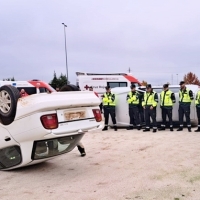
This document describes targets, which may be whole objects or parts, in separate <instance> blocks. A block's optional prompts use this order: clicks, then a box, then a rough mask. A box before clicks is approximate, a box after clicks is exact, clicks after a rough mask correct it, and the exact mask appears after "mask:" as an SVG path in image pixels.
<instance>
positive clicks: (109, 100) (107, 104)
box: [102, 86, 117, 131]
mask: <svg viewBox="0 0 200 200" xmlns="http://www.w3.org/2000/svg"><path fill="white" fill-rule="evenodd" d="M105 89H106V93H104V94H103V99H102V100H103V110H104V118H105V126H104V128H103V129H102V131H107V130H108V120H109V115H110V116H111V119H112V122H113V125H114V130H115V131H117V122H116V115H115V105H116V104H115V94H113V93H112V92H111V89H110V86H107V87H106V88H105Z"/></svg>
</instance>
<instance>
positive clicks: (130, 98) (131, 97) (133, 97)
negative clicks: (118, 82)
mask: <svg viewBox="0 0 200 200" xmlns="http://www.w3.org/2000/svg"><path fill="white" fill-rule="evenodd" d="M127 102H128V104H133V105H138V104H139V93H138V92H136V91H135V92H132V91H131V92H129V93H128V95H127Z"/></svg>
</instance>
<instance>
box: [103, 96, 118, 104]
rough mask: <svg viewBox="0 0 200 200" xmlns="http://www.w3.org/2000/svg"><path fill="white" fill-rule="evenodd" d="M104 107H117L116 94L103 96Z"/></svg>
mask: <svg viewBox="0 0 200 200" xmlns="http://www.w3.org/2000/svg"><path fill="white" fill-rule="evenodd" d="M102 100H103V105H104V106H115V105H116V103H115V94H113V93H104V95H103V99H102Z"/></svg>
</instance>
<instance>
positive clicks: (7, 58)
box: [0, 0, 200, 84]
mask: <svg viewBox="0 0 200 200" xmlns="http://www.w3.org/2000/svg"><path fill="white" fill-rule="evenodd" d="M0 5H1V12H0V18H1V20H0V27H1V31H0V79H3V78H8V77H12V76H14V77H15V79H17V80H30V79H40V80H44V81H47V82H49V81H50V80H51V79H52V78H53V72H54V70H55V71H56V73H57V74H58V75H60V73H61V72H62V73H63V74H66V65H65V49H64V28H63V25H62V22H64V23H65V24H67V26H68V27H67V28H66V34H67V52H68V53H67V55H68V67H69V80H70V81H71V82H72V83H75V81H76V75H75V72H76V71H81V72H92V73H99V72H101V73H111V72H113V73H117V72H125V73H126V72H128V68H129V67H130V68H131V70H132V73H133V75H134V76H135V77H136V78H138V79H139V80H140V81H142V80H146V81H148V82H149V83H152V84H163V83H165V82H167V81H169V82H172V76H173V83H175V84H176V83H177V77H178V79H179V81H180V80H181V79H182V78H183V75H184V74H185V73H187V72H189V71H192V72H194V73H196V74H197V75H198V76H199V77H200V26H199V24H200V11H199V9H200V1H199V0H187V1H186V0H167V1H166V0H165V1H164V0H60V1H55V0H28V1H27V0H17V1H16V0H9V1H1V4H0ZM177 74H178V76H177Z"/></svg>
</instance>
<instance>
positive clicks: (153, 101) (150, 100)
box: [142, 91, 158, 107]
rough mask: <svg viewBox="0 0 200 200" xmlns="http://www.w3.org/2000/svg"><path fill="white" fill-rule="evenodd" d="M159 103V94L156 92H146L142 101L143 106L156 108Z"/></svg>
mask: <svg viewBox="0 0 200 200" xmlns="http://www.w3.org/2000/svg"><path fill="white" fill-rule="evenodd" d="M157 103H158V94H157V93H156V92H153V91H152V92H145V93H144V98H143V101H142V106H153V107H156V106H157Z"/></svg>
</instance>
